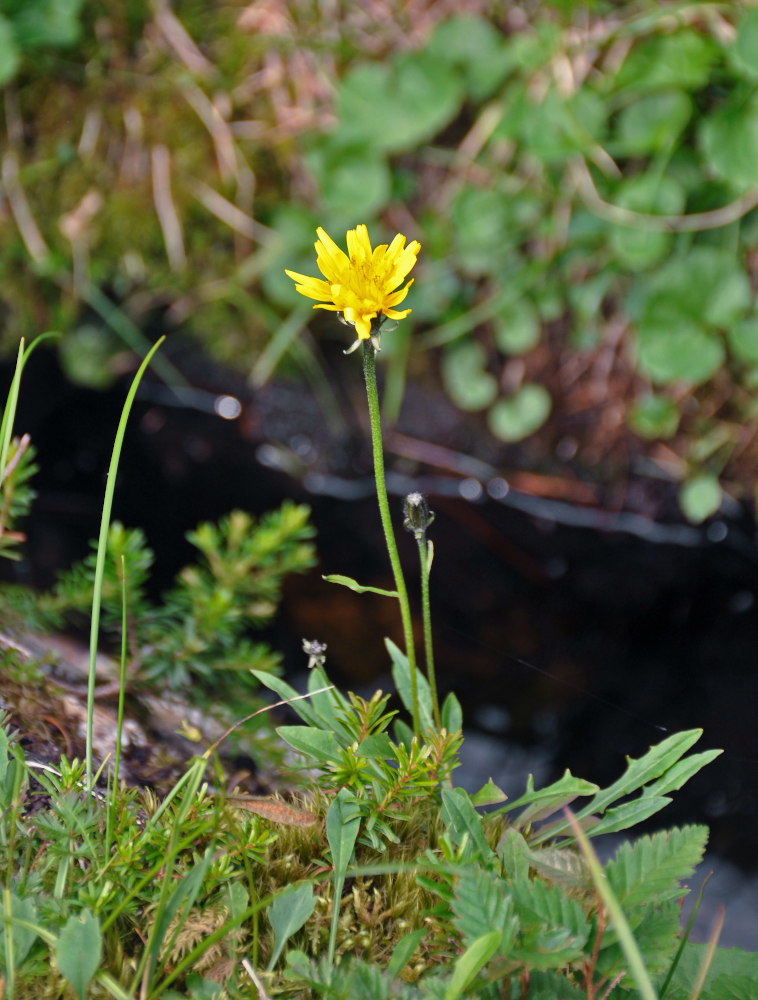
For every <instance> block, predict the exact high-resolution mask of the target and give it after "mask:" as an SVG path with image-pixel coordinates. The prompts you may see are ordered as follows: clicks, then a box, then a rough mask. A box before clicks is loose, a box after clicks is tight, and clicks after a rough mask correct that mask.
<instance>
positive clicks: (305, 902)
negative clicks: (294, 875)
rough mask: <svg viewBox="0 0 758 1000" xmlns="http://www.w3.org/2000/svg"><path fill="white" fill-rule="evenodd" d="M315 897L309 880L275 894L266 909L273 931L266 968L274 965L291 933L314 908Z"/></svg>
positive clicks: (296, 929) (293, 932)
mask: <svg viewBox="0 0 758 1000" xmlns="http://www.w3.org/2000/svg"><path fill="white" fill-rule="evenodd" d="M316 902H317V900H316V897H315V896H314V895H313V886H312V885H311V883H310V882H303V883H302V885H299V886H297V888H295V889H293V890H292V891H291V892H286V891H285V892H282V893H279V895H277V897H276V899H274V900H273V902H272V903H271V906H269V909H268V919H269V923H270V924H271V927H272V928H273V931H274V950H273V952H272V953H271V958H270V959H269V962H268V966H267V969H268V971H269V972H270V971H271V969H273V968H274V966H275V965H276V963H277V961H278V959H279V956H280V955H281V953H282V949H283V948H284V946H285V944H286V943H287V941H289V939H290V938H291V937H292V935H293V934H296V933H297V932H298V931H299V930H300V928H301V927H302V926H303V925H304V924H305V922H306V920H307V919H308V918H309V917H310V915H311V914H312V913H313V911H314V909H315V908H316Z"/></svg>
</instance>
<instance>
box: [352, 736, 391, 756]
mask: <svg viewBox="0 0 758 1000" xmlns="http://www.w3.org/2000/svg"><path fill="white" fill-rule="evenodd" d="M358 753H359V754H360V755H361V757H379V758H380V759H381V760H391V759H392V758H393V756H394V754H393V752H392V741H391V740H390V738H389V736H388V735H387V734H386V733H372V734H371V735H370V736H367V737H366V738H365V739H364V740H361V742H360V743H359V744H358Z"/></svg>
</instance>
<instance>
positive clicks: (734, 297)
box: [633, 246, 752, 330]
mask: <svg viewBox="0 0 758 1000" xmlns="http://www.w3.org/2000/svg"><path fill="white" fill-rule="evenodd" d="M640 291H641V305H642V308H641V309H639V310H638V311H637V315H634V316H633V318H635V319H637V320H638V322H640V323H644V324H650V325H655V326H658V327H662V328H666V327H670V328H672V329H673V328H674V327H676V326H677V325H679V324H680V323H687V322H690V323H693V324H695V325H696V326H700V327H718V328H719V329H723V330H726V329H728V328H729V327H730V326H731V325H732V324H734V323H736V322H738V320H740V319H742V318H743V317H744V316H745V314H746V313H747V311H748V309H749V308H750V304H751V301H752V292H751V289H750V281H749V279H748V276H747V274H746V273H745V269H744V267H743V266H742V263H741V262H740V261H739V260H738V258H737V257H736V256H735V255H734V254H733V253H731V252H729V251H727V250H723V249H720V248H718V247H711V246H696V247H694V249H692V250H691V251H690V252H689V253H687V254H684V255H681V256H679V255H678V256H676V257H673V258H672V259H671V260H669V261H666V263H665V264H664V265H663V266H662V267H661V268H659V270H658V271H657V272H656V273H655V275H654V276H653V277H652V278H651V279H650V280H648V281H647V282H645V284H644V285H642V286H641V289H640ZM638 294H639V293H638Z"/></svg>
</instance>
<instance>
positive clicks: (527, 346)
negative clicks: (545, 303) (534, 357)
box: [492, 299, 542, 355]
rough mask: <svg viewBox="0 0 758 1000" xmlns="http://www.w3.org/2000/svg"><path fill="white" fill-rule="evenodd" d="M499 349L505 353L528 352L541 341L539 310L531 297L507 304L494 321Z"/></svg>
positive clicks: (494, 331) (493, 325) (494, 330)
mask: <svg viewBox="0 0 758 1000" xmlns="http://www.w3.org/2000/svg"><path fill="white" fill-rule="evenodd" d="M492 327H493V335H494V337H495V343H496V344H497V346H498V350H500V351H502V352H503V354H511V355H513V354H526V352H527V351H531V349H532V348H533V347H535V346H536V345H537V344H538V343H539V339H540V334H541V332H542V330H541V326H540V318H539V316H538V314H537V310H536V309H535V308H534V305H533V304H532V303H531V302H530V301H529V299H517V300H516V301H515V302H511V303H509V304H508V305H507V306H505V307H504V308H503V309H502V310H501V311H500V312H499V313H498V315H497V316H495V317H494V318H493V321H492Z"/></svg>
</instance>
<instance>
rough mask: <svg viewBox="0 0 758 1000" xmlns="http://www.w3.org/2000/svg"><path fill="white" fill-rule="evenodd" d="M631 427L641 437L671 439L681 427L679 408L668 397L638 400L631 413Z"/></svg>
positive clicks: (651, 397)
mask: <svg viewBox="0 0 758 1000" xmlns="http://www.w3.org/2000/svg"><path fill="white" fill-rule="evenodd" d="M628 420H629V426H630V427H631V429H632V430H633V431H634V433H635V434H639V436H640V437H643V438H646V439H648V440H650V441H654V440H655V439H656V438H669V437H671V436H672V435H673V434H676V431H677V428H678V427H679V408H678V407H677V405H676V403H675V402H674V400H673V399H669V397H668V396H662V395H654V394H652V393H651V394H650V395H648V396H643V397H642V398H641V399H638V400H637V401H636V402H635V404H634V406H633V407H632V409H631V410H630V412H629V417H628Z"/></svg>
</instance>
